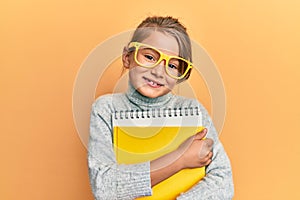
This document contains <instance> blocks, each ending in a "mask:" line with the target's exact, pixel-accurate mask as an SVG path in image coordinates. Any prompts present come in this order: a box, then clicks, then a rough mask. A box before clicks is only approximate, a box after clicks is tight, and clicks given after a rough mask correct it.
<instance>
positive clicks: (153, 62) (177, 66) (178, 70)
mask: <svg viewBox="0 0 300 200" xmlns="http://www.w3.org/2000/svg"><path fill="white" fill-rule="evenodd" d="M133 47H134V48H135V52H134V60H135V62H136V63H137V64H138V65H140V66H141V67H145V68H153V67H155V66H157V65H158V64H159V63H160V62H161V61H162V60H165V61H166V65H165V67H166V72H167V74H168V75H169V76H170V77H172V78H174V79H178V80H179V79H183V78H184V77H185V75H186V74H187V73H188V71H189V70H190V69H192V68H193V64H192V63H191V62H190V61H188V60H186V59H184V58H181V57H178V56H170V55H167V54H164V53H163V52H161V51H160V50H158V49H156V48H155V47H152V46H150V45H148V44H143V43H140V42H131V43H130V44H129V46H128V48H129V49H131V48H133Z"/></svg>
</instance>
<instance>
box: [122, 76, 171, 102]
mask: <svg viewBox="0 0 300 200" xmlns="http://www.w3.org/2000/svg"><path fill="white" fill-rule="evenodd" d="M126 96H127V98H128V99H129V101H131V102H132V103H134V104H136V105H138V106H139V107H141V108H144V107H146V108H149V107H160V106H162V105H164V104H166V103H167V102H169V100H170V99H171V98H172V97H173V94H172V93H171V92H169V93H167V94H165V95H163V96H159V97H156V98H149V97H146V96H144V95H142V94H141V93H139V92H138V91H137V90H136V89H135V88H134V86H133V85H132V84H131V83H130V81H129V83H128V90H127V92H126Z"/></svg>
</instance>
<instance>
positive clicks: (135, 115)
mask: <svg viewBox="0 0 300 200" xmlns="http://www.w3.org/2000/svg"><path fill="white" fill-rule="evenodd" d="M194 115H196V116H197V115H200V108H199V107H184V108H163V109H161V108H157V109H148V110H120V111H115V113H114V118H115V119H116V120H118V119H145V118H161V117H182V116H194Z"/></svg>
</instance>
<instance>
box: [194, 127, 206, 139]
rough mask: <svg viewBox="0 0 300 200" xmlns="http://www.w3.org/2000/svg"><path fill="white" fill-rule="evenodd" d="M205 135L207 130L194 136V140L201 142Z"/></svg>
mask: <svg viewBox="0 0 300 200" xmlns="http://www.w3.org/2000/svg"><path fill="white" fill-rule="evenodd" d="M206 134H207V128H204V129H203V130H202V131H200V132H198V133H196V134H195V137H194V140H201V139H203V138H204V137H205V136H206Z"/></svg>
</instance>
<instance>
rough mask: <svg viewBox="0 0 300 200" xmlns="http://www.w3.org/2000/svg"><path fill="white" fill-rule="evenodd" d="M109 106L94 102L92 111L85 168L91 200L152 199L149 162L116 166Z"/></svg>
mask: <svg viewBox="0 0 300 200" xmlns="http://www.w3.org/2000/svg"><path fill="white" fill-rule="evenodd" d="M108 102H109V101H105V102H104V101H102V100H101V101H97V102H95V103H94V104H93V107H92V111H91V120H90V138H89V146H88V167H89V176H90V183H91V186H92V191H93V194H94V197H95V199H97V200H100V199H101V200H116V199H122V200H126V199H134V198H136V197H139V196H147V195H151V185H150V164H149V162H146V163H140V164H134V165H118V164H117V162H116V159H115V154H114V151H113V144H112V126H111V124H112V123H111V116H110V113H111V110H110V108H109V105H108V104H109V103H108ZM110 102H111V101H110ZM100 107H101V109H99V108H100Z"/></svg>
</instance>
